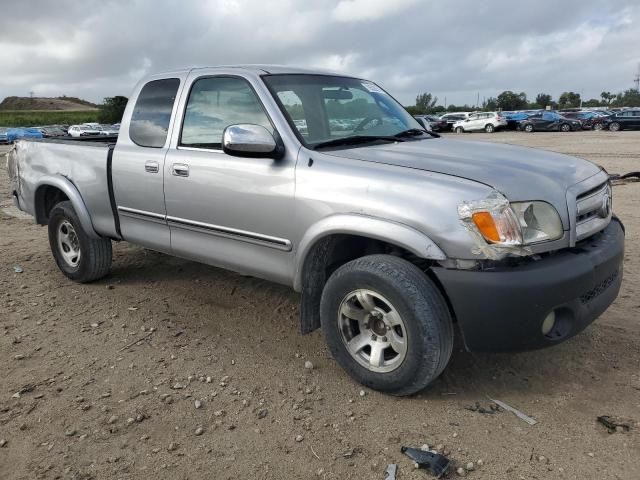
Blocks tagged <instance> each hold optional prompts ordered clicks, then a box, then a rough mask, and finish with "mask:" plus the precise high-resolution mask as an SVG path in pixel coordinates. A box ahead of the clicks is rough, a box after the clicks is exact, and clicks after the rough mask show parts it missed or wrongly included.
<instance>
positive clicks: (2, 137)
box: [0, 127, 9, 143]
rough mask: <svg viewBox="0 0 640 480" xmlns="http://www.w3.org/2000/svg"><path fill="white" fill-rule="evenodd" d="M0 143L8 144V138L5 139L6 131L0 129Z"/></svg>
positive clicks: (2, 128) (3, 128)
mask: <svg viewBox="0 0 640 480" xmlns="http://www.w3.org/2000/svg"><path fill="white" fill-rule="evenodd" d="M0 143H9V137H7V129H6V128H5V127H0Z"/></svg>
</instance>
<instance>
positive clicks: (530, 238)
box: [511, 202, 562, 244]
mask: <svg viewBox="0 0 640 480" xmlns="http://www.w3.org/2000/svg"><path fill="white" fill-rule="evenodd" d="M511 208H512V209H513V211H514V212H515V214H516V216H517V217H518V222H519V223H520V229H521V231H522V241H523V243H525V244H529V243H537V242H545V241H547V240H557V239H559V238H560V237H562V221H561V220H560V215H558V211H557V210H556V209H555V208H553V206H551V205H550V204H548V203H547V202H515V203H512V204H511Z"/></svg>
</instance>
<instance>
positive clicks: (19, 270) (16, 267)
mask: <svg viewBox="0 0 640 480" xmlns="http://www.w3.org/2000/svg"><path fill="white" fill-rule="evenodd" d="M13 271H14V272H16V273H22V272H23V271H24V270H22V267H21V266H20V265H16V266H15V267H13Z"/></svg>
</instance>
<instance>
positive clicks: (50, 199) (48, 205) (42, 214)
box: [35, 185, 69, 225]
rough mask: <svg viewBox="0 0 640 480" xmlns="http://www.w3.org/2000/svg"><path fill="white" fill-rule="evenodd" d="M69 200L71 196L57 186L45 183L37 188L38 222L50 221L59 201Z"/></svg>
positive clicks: (45, 222) (41, 223)
mask: <svg viewBox="0 0 640 480" xmlns="http://www.w3.org/2000/svg"><path fill="white" fill-rule="evenodd" d="M65 200H69V197H67V195H66V194H65V193H64V192H63V191H62V190H60V189H59V188H57V187H52V186H51V185H43V186H41V187H39V188H38V190H36V198H35V212H36V222H37V223H39V224H40V225H46V224H47V223H49V214H50V213H51V210H53V207H55V206H56V205H57V204H58V203H60V202H63V201H65Z"/></svg>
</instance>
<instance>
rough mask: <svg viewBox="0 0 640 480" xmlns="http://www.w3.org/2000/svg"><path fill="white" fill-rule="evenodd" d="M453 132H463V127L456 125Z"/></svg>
mask: <svg viewBox="0 0 640 480" xmlns="http://www.w3.org/2000/svg"><path fill="white" fill-rule="evenodd" d="M455 132H456V133H464V128H462V127H456V129H455Z"/></svg>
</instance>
